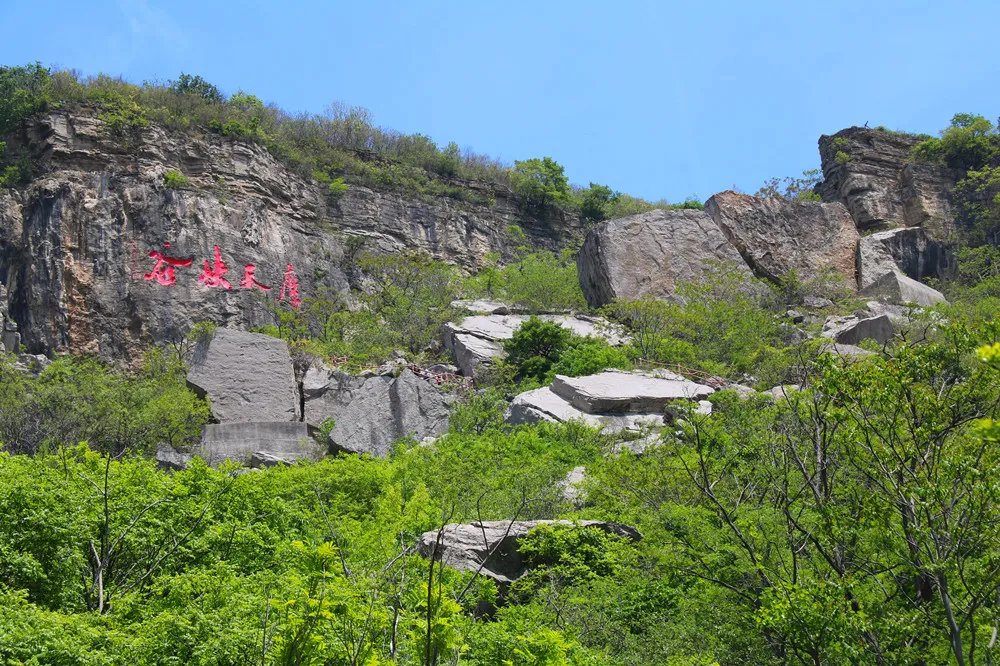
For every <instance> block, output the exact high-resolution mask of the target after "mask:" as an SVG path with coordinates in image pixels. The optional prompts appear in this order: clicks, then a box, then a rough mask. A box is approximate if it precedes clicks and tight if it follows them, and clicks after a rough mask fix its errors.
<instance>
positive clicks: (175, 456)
mask: <svg viewBox="0 0 1000 666" xmlns="http://www.w3.org/2000/svg"><path fill="white" fill-rule="evenodd" d="M154 457H155V459H156V464H157V466H158V467H159V468H160V469H162V470H168V471H169V470H172V471H175V472H179V471H181V470H185V469H187V466H188V463H190V462H191V459H192V458H193V457H194V456H192V455H191V454H190V453H181V452H180V451H178V450H177V449H175V448H174V447H172V446H170V445H169V444H166V443H165V442H160V443H159V444H158V445H157V446H156V455H155V456H154Z"/></svg>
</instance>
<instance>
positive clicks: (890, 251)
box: [856, 227, 954, 290]
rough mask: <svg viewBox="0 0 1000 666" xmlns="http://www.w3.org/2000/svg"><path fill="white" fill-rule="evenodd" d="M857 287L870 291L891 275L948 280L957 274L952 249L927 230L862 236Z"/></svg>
mask: <svg viewBox="0 0 1000 666" xmlns="http://www.w3.org/2000/svg"><path fill="white" fill-rule="evenodd" d="M856 264H857V272H858V288H859V289H862V290H864V289H868V288H869V287H871V286H872V285H874V284H875V283H876V282H878V281H879V280H880V279H881V278H882V277H883V276H885V275H886V274H888V273H902V274H903V275H905V276H907V277H909V278H910V279H913V280H917V281H919V280H923V279H924V278H938V279H941V278H947V277H950V276H951V274H952V273H953V272H954V259H953V258H952V256H951V251H950V249H949V248H948V247H947V246H945V245H944V244H942V243H939V242H937V241H936V240H934V239H933V238H931V237H930V235H928V233H927V232H926V231H925V230H924V229H920V228H917V227H910V228H905V229H890V230H888V231H880V232H877V233H874V234H871V235H868V236H863V237H862V238H861V239H860V240H859V241H858V248H857V258H856Z"/></svg>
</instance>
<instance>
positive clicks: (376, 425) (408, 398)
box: [306, 370, 453, 456]
mask: <svg viewBox="0 0 1000 666" xmlns="http://www.w3.org/2000/svg"><path fill="white" fill-rule="evenodd" d="M345 386H346V387H347V388H346V389H345V388H343V387H345ZM330 394H332V395H330ZM327 395H329V398H326V396H324V401H323V402H322V403H321V405H322V406H321V407H320V406H319V404H318V405H316V407H315V408H311V407H310V405H309V403H307V406H306V414H307V415H308V416H309V419H310V421H311V422H312V421H317V424H318V422H321V421H322V420H323V418H327V417H329V418H332V419H334V420H335V421H336V425H335V426H334V428H333V430H332V431H331V433H330V445H331V447H333V448H334V449H336V450H339V451H344V452H349V453H368V454H370V455H373V456H385V455H387V454H388V453H389V452H390V450H391V449H392V445H393V443H394V442H396V441H397V440H399V439H401V438H403V437H413V438H415V439H417V440H422V439H424V438H426V437H435V436H437V435H441V434H443V433H444V432H446V431H447V430H448V418H449V416H450V413H451V412H450V408H451V403H452V401H453V397H452V396H451V395H449V394H448V393H446V392H445V391H443V390H441V389H440V388H438V387H437V386H435V385H434V384H432V383H430V382H427V381H424V380H423V379H419V378H417V377H416V376H414V374H413V373H412V372H410V371H409V370H404V371H403V372H402V373H400V375H399V377H395V378H393V377H391V376H378V377H368V378H364V379H363V381H361V382H360V383H358V382H357V380H355V381H353V382H340V383H339V384H338V387H331V389H330V391H328V392H327Z"/></svg>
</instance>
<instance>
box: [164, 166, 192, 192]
mask: <svg viewBox="0 0 1000 666" xmlns="http://www.w3.org/2000/svg"><path fill="white" fill-rule="evenodd" d="M163 184H164V185H165V186H166V187H169V188H171V189H175V190H176V189H180V188H182V187H188V186H189V185H190V184H191V183H190V181H188V179H187V177H185V176H184V174H182V173H181V172H180V171H168V172H166V173H165V174H163Z"/></svg>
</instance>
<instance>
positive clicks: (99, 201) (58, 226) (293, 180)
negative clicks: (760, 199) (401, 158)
mask: <svg viewBox="0 0 1000 666" xmlns="http://www.w3.org/2000/svg"><path fill="white" fill-rule="evenodd" d="M7 141H8V149H9V150H11V151H14V150H21V149H24V150H26V151H28V153H29V154H31V155H32V157H33V159H34V160H35V162H36V164H37V165H38V166H39V168H40V170H41V173H42V175H40V176H39V177H38V178H36V179H35V180H34V181H32V182H31V183H30V184H29V185H28V186H27V187H26V188H25V189H24V190H23V191H18V192H5V193H0V282H3V283H5V284H7V286H8V287H9V289H10V291H11V304H12V308H11V316H12V317H13V318H14V319H15V320H16V321H17V322H18V323H19V324H20V325H21V333H22V336H23V338H24V343H25V344H26V345H27V347H28V349H29V351H31V352H32V353H39V352H44V353H50V352H52V351H55V350H68V351H70V352H97V353H100V354H101V355H102V356H105V357H108V358H112V357H113V358H135V357H136V356H137V355H138V354H139V353H140V352H141V350H142V349H143V347H144V346H145V345H146V344H148V343H150V342H169V341H173V340H176V339H178V338H179V337H180V336H181V335H183V334H184V333H186V332H187V331H188V330H189V329H190V327H191V325H192V324H194V323H196V322H199V321H212V322H215V323H217V324H220V325H228V326H231V327H250V326H256V325H262V324H268V323H271V315H270V313H269V312H268V309H267V307H266V304H265V301H264V293H263V292H261V291H259V290H256V289H241V288H240V287H239V285H240V282H241V280H242V277H243V269H244V266H245V265H247V264H254V265H255V266H256V267H257V268H256V278H257V280H258V281H259V282H262V283H264V284H266V285H269V286H271V287H273V289H272V291H271V292H269V294H267V298H269V299H271V300H272V301H273V300H274V299H276V298H277V297H278V295H279V293H280V287H281V285H282V281H283V276H284V272H285V270H286V267H287V266H288V265H289V264H291V265H292V266H293V267H294V271H295V274H296V276H297V277H298V281H299V291H300V294H301V296H303V297H307V296H312V295H315V294H316V293H317V292H318V291H319V290H320V289H323V288H325V289H331V290H334V291H338V290H341V291H342V290H344V289H346V287H347V280H346V277H345V275H344V273H343V271H342V270H341V269H340V265H341V259H342V257H343V249H342V245H341V239H342V238H343V237H355V238H362V239H364V240H365V241H366V249H368V250H370V251H373V252H386V253H388V252H401V251H407V250H414V251H423V252H427V253H428V254H431V255H432V256H435V257H437V258H440V259H445V260H449V261H452V262H455V263H457V264H460V265H462V266H464V267H467V268H473V267H475V266H476V265H478V264H479V262H480V259H481V258H482V257H483V256H485V254H486V253H488V252H491V251H494V252H500V253H503V252H505V251H507V250H508V247H507V245H508V243H507V234H506V229H507V227H508V226H509V225H510V224H517V225H519V226H520V227H521V228H522V229H523V230H524V231H525V233H526V234H527V235H528V237H529V239H530V240H531V241H533V242H534V243H536V244H539V245H540V246H542V247H549V248H553V249H557V248H558V247H560V246H561V245H562V244H564V243H565V242H567V240H568V239H569V238H570V237H573V236H576V235H578V234H580V233H582V230H581V228H580V226H579V222H578V221H577V220H575V219H573V218H572V217H571V216H562V215H561V214H556V215H555V216H554V217H552V218H550V219H547V220H540V219H536V218H534V217H532V216H529V215H524V214H522V213H521V211H520V209H519V207H518V205H517V203H516V201H515V200H514V198H513V197H512V196H511V195H510V194H509V193H508V192H503V191H494V189H493V188H490V187H488V186H485V185H480V184H477V183H463V186H465V187H467V188H472V189H473V190H476V189H477V188H478V189H480V190H483V192H482V194H483V199H484V200H485V199H492V200H494V201H495V202H496V203H495V205H493V206H487V205H485V204H483V205H478V204H475V203H470V202H459V201H456V200H454V199H449V198H446V197H442V198H438V199H435V200H433V201H422V200H416V199H410V198H407V197H405V196H403V195H401V194H399V193H396V192H376V191H373V190H370V189H367V188H365V187H360V186H351V187H350V189H349V190H348V191H347V192H346V193H345V194H344V195H343V196H342V197H340V198H339V199H336V200H334V199H332V198H330V197H328V196H327V195H326V192H325V189H324V186H323V185H322V184H320V183H316V182H312V181H308V180H304V179H302V178H300V177H299V176H297V175H296V174H294V173H293V172H291V171H289V170H288V169H287V168H285V167H284V166H283V165H282V164H281V163H279V162H278V161H277V160H275V159H274V158H273V157H272V156H271V155H270V154H269V153H268V152H267V151H266V149H264V148H263V147H262V146H260V145H257V144H253V143H245V142H241V141H237V140H231V139H229V138H226V137H223V136H220V135H216V134H195V133H191V134H186V133H177V132H170V131H167V130H166V129H164V128H163V127H160V126H158V125H153V126H151V127H149V128H148V129H146V130H144V131H143V132H142V137H141V139H140V140H138V141H134V142H133V143H132V144H131V145H130V146H129V149H128V150H127V151H125V150H124V149H123V147H122V145H121V144H120V142H118V141H116V140H114V139H113V138H112V137H111V134H110V132H109V131H108V128H107V127H106V126H105V124H104V123H103V121H101V120H100V119H99V117H98V112H97V110H95V109H89V108H82V107H75V108H68V107H67V108H62V109H58V110H54V111H52V112H50V113H48V114H46V115H44V116H43V117H41V118H39V119H37V120H35V121H32V122H30V123H28V125H27V127H26V129H25V130H24V132H23V133H22V134H20V135H15V136H11V137H8V138H7ZM174 170H176V171H180V172H181V173H183V174H184V175H185V176H186V177H187V178H188V179H189V181H190V185H189V186H188V187H184V188H180V189H171V188H167V187H165V186H164V184H163V183H164V174H165V173H167V172H168V171H174ZM165 243H170V248H169V251H167V252H166V254H167V255H168V256H172V257H177V258H181V259H191V260H192V262H193V263H192V264H191V265H190V266H188V267H183V268H177V269H176V283H175V284H173V285H172V286H169V287H166V286H163V285H161V284H158V283H157V282H156V281H155V280H145V279H143V276H144V275H145V274H147V273H149V272H150V271H151V269H152V268H153V265H154V262H153V260H152V259H150V258H149V256H148V253H149V252H150V251H164V250H165V248H164V244H165ZM216 245H217V246H219V247H220V250H221V257H222V260H223V261H224V262H225V263H226V264H227V267H228V269H229V272H228V273H227V274H226V275H225V276H224V277H225V279H226V280H228V281H229V282H230V284H231V286H232V288H231V289H228V290H227V289H224V288H221V287H219V288H208V287H206V286H204V284H202V283H200V282H199V281H198V277H199V276H200V274H201V271H202V268H203V262H204V261H206V260H208V261H209V263H210V264H211V263H212V262H213V248H214V246H216Z"/></svg>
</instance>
